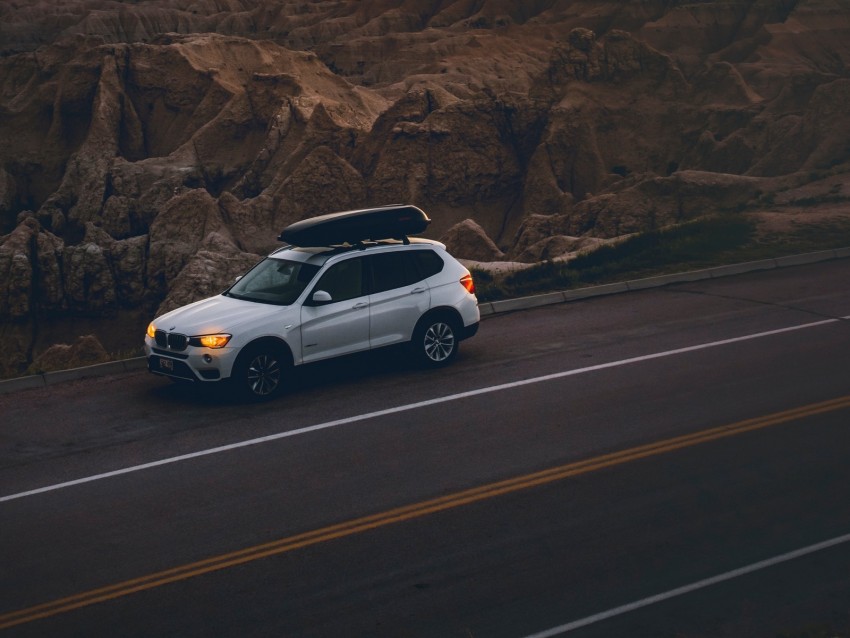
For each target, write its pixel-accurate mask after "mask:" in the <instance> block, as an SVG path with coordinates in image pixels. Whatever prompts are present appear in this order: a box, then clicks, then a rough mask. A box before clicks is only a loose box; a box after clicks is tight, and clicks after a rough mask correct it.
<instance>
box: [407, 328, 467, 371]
mask: <svg viewBox="0 0 850 638" xmlns="http://www.w3.org/2000/svg"><path fill="white" fill-rule="evenodd" d="M458 342H459V339H458V336H457V328H456V323H455V321H454V320H453V319H451V318H449V317H448V316H445V315H432V316H430V317H427V316H426V317H424V318H422V319H421V320H420V321H419V324H418V325H417V327H416V330H415V331H414V333H413V341H412V342H411V345H412V347H413V354H414V356H415V357H416V358H417V359H418V361H419V362H420V363H421V364H423V365H425V366H427V367H431V368H437V367H440V366H444V365H448V364H449V363H451V362H452V360H454V358H455V357H456V356H457V349H458Z"/></svg>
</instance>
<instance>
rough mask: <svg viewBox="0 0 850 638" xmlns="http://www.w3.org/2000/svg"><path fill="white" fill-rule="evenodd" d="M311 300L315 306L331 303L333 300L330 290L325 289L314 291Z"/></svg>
mask: <svg viewBox="0 0 850 638" xmlns="http://www.w3.org/2000/svg"><path fill="white" fill-rule="evenodd" d="M311 301H312V302H313V305H314V306H321V305H322V304H326V303H330V302H332V301H333V298H332V297H331V294H330V293H329V292H325V291H324V290H317V291H316V292H314V293H313V296H312V297H311Z"/></svg>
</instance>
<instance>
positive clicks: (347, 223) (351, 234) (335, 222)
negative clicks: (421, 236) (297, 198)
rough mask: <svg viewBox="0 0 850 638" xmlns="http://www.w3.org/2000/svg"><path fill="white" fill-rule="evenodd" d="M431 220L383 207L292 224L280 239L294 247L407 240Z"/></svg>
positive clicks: (412, 210) (405, 208) (411, 210)
mask: <svg viewBox="0 0 850 638" xmlns="http://www.w3.org/2000/svg"><path fill="white" fill-rule="evenodd" d="M430 223H431V219H430V218H429V217H428V216H427V215H426V214H425V213H424V212H423V211H422V210H421V209H419V208H417V207H416V206H411V205H407V204H405V205H393V206H381V207H378V208H364V209H361V210H347V211H343V212H340V213H330V214H328V215H319V216H318V217H311V218H309V219H302V220H301V221H300V222H295V223H294V224H290V225H289V226H287V227H286V228H284V229H283V232H282V233H281V234H280V236H279V237H278V239H279V240H280V241H285V242H287V243H289V244H291V245H293V246H334V245H337V244H356V243H359V242H363V241H367V240H372V241H378V240H380V239H402V240H404V239H406V238H407V236H408V235H416V234H418V233H421V232H423V231H424V230H425V229H426V228H427V227H428V224H430Z"/></svg>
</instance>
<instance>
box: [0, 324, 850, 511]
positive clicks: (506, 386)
mask: <svg viewBox="0 0 850 638" xmlns="http://www.w3.org/2000/svg"><path fill="white" fill-rule="evenodd" d="M845 319H850V317H842V318H840V319H839V318H835V319H824V320H822V321H815V322H812V323H804V324H800V325H797V326H790V327H788V328H778V329H776V330H767V331H765V332H757V333H754V334H749V335H744V336H742V337H733V338H731V339H722V340H720V341H711V342H709V343H701V344H698V345H695V346H687V347H684V348H677V349H675V350H667V351H665V352H656V353H654V354H647V355H642V356H640V357H632V358H630V359H621V360H619V361H611V362H609V363H600V364H598V365H594V366H589V367H586V368H577V369H574V370H566V371H564V372H555V373H553V374H546V375H543V376H540V377H532V378H530V379H522V380H520V381H511V382H510V383H502V384H500V385H494V386H488V387H486V388H479V389H478V390H469V391H467V392H460V393H458V394H450V395H447V396H443V397H437V398H435V399H428V400H426V401H419V402H417V403H409V404H407V405H400V406H397V407H394V408H387V409H385V410H378V411H376V412H369V413H367V414H358V415H355V416H351V417H347V418H344V419H337V420H335V421H327V422H325V423H319V424H316V425H310V426H307V427H303V428H298V429H297V430H288V431H286V432H279V433H277V434H270V435H268V436H262V437H259V438H256V439H248V440H246V441H239V442H238V443H230V444H228V445H222V446H219V447H214V448H209V449H207V450H200V451H198V452H191V453H189V454H181V455H180V456H172V457H169V458H166V459H161V460H159V461H152V462H150V463H142V464H141V465H133V466H131V467H125V468H122V469H120V470H113V471H112V472H104V473H102V474H94V475H92V476H86V477H83V478H79V479H75V480H73V481H65V482H63V483H56V484H54V485H47V486H45V487H40V488H36V489H33V490H27V491H25V492H18V493H17V494H9V495H8V496H0V503H6V502H8V501H14V500H16V499H20V498H25V497H27V496H35V495H37V494H44V493H46V492H53V491H56V490H61V489H64V488H66V487H73V486H74V485H82V484H84V483H91V482H93V481H99V480H102V479H107V478H112V477H115V476H121V475H123V474H130V473H133V472H140V471H142V470H149V469H151V468H155V467H161V466H163V465H170V464H171V463H179V462H181V461H189V460H191V459H196V458H200V457H202V456H209V455H211V454H219V453H221V452H228V451H230V450H236V449H239V448H243V447H249V446H252V445H260V444H262V443H269V442H271V441H277V440H279V439H286V438H289V437H293V436H300V435H302V434H308V433H310V432H318V431H319V430H327V429H329V428H335V427H339V426H341V425H348V424H350V423H356V422H358V421H365V420H368V419H374V418H378V417H382V416H388V415H390V414H398V413H400V412H408V411H410V410H416V409H419V408H424V407H428V406H431V405H438V404H440V403H448V402H449V401H457V400H460V399H466V398H469V397H474V396H479V395H482V394H489V393H492V392H500V391H502V390H510V389H512V388H518V387H521V386H525V385H531V384H533V383H543V382H545V381H552V380H555V379H562V378H564V377H570V376H575V375H579V374H585V373H588V372H596V371H598V370H605V369H607V368H615V367H618V366H624V365H629V364H632V363H640V362H643V361H651V360H653V359H660V358H662V357H671V356H674V355H679V354H684V353H687V352H695V351H697V350H705V349H707V348H716V347H718V346H725V345H729V344H732V343H738V342H741V341H749V340H752V339H760V338H762V337H769V336H773V335H778V334H783V333H786V332H793V331H795V330H804V329H806V328H815V327H817V326H822V325H825V324H829V323H836V322H838V321H842V320H845Z"/></svg>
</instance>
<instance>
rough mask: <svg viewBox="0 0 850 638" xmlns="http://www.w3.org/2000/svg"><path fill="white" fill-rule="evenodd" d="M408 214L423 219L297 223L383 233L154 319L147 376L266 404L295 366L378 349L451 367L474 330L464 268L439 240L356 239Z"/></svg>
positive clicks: (290, 249)
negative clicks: (228, 387) (364, 224)
mask: <svg viewBox="0 0 850 638" xmlns="http://www.w3.org/2000/svg"><path fill="white" fill-rule="evenodd" d="M410 209H413V210H414V211H416V212H418V213H420V214H421V216H422V217H424V219H425V220H427V221H430V220H428V218H427V217H425V215H424V213H421V211H419V210H418V209H415V208H414V207H384V208H381V209H368V210H365V211H347V212H345V213H336V214H334V215H325V216H322V217H320V218H313V219H312V220H306V222H301V223H300V224H302V225H305V223H306V225H309V226H310V229H309V230H310V231H311V232H312V233H314V234H315V232H316V230H317V227H318V225H319V224H323V223H324V224H326V225H328V227H329V228H331V227H334V226H333V225H334V224H336V226H335V227H337V229H338V226H339V223H340V222H341V221H342V220H345V221H346V222H347V223H348V224H349V226H350V223H351V220H352V219H355V218H356V219H358V220H362V219H363V218H364V217H366V218H368V216H369V214H375V215H377V214H379V213H380V214H383V215H384V219H383V222H381V220H379V223H378V226H379V228H378V230H374V229H373V230H371V231H367V232H365V233H364V232H362V231H363V229H362V228H360V229H359V231H360V232H359V234H358V232H356V231H351V235H352V237H354V239H353V243H352V244H350V245H349V244H344V245H333V246H301V247H298V246H286V247H284V248H281V249H279V250H276V251H275V252H273V253H272V254H270V255H269V256H268V257H266V258H265V259H264V260H263V261H261V262H260V263H258V264H257V265H256V266H254V267H253V268H252V269H251V270H249V271H248V272H247V273H246V274H245V275H244V276H242V277H240V278H239V279H238V280H237V281H236V283H235V284H233V285H232V286H231V287H230V288H228V289H227V290H225V291H224V292H223V293H221V294H220V295H218V296H215V297H210V298H208V299H204V300H201V301H197V302H195V303H193V304H189V305H187V306H183V307H182V308H178V309H176V310H172V311H171V312H168V313H166V314H164V315H162V316H161V317H159V318H157V319H156V320H154V321H153V322H152V323H151V324H150V325H149V326H148V330H147V337H146V338H145V353H146V356H147V359H148V368H149V370H150V371H151V372H153V373H155V374H159V375H165V376H167V377H172V378H176V379H183V380H189V381H197V382H217V381H221V380H225V379H231V380H232V381H233V382H234V385H235V388H236V390H237V391H238V392H240V393H242V394H243V395H244V396H246V397H249V398H254V399H262V398H270V397H272V396H274V395H276V394H277V393H278V392H280V391H281V389H282V388H283V387H284V385H285V380H286V377H287V374H288V373H289V371H290V370H291V368H292V367H293V366H298V365H301V364H304V363H309V362H313V361H319V360H321V359H328V358H331V357H337V356H341V355H346V354H351V353H355V352H361V351H364V350H370V349H374V348H380V347H383V346H390V345H394V344H403V343H406V344H408V345H409V347H410V350H411V352H412V353H413V355H414V356H415V357H417V358H418V359H419V361H421V362H422V363H423V364H425V365H427V366H441V365H445V364H447V363H449V362H450V361H451V360H452V359H453V358H454V357H455V355H456V354H457V351H458V344H459V342H460V341H462V340H463V339H467V338H469V337H471V336H473V335H474V334H475V333H476V332H477V330H478V324H479V312H478V302H477V299H476V298H475V288H474V284H473V281H472V277H471V275H470V273H469V271H468V270H467V269H466V268H465V267H464V266H463V265H462V264H460V263H459V262H458V261H457V260H455V259H454V258H453V257H452V256H451V255H449V254H448V253H447V252H446V250H445V246H444V245H443V244H441V243H439V242H435V241H429V240H424V239H408V238H407V236H406V235H405V236H404V237H403V238H402V239H400V240H399V239H389V240H380V241H368V242H366V241H363V240H362V238H361V237H360V235H362V234H365V235H366V236H367V237H370V236H376V235H380V234H385V233H381V232H380V228H381V227H383V228H386V227H387V224H386V223H384V222H386V213H387V212H388V211H391V212H393V211H400V210H405V211H409V210H410ZM426 223H427V222H426ZM294 226H295V225H294ZM294 226H292V227H290V228H293V227H294ZM397 230H398V228H396V227H392V228H389V229H388V231H387V232H392V234H393V235H394V236H397V235H398V234H399V233H397V232H395V231H397ZM286 234H287V231H284V233H282V235H281V236H282V237H285V236H286ZM313 236H314V235H311V237H313ZM333 236H334V237H337V235H333ZM309 243H317V242H316V240H315V239H313V240H311V241H310V242H309Z"/></svg>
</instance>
